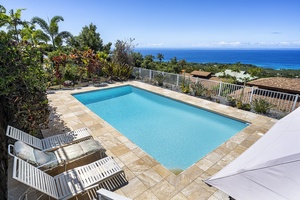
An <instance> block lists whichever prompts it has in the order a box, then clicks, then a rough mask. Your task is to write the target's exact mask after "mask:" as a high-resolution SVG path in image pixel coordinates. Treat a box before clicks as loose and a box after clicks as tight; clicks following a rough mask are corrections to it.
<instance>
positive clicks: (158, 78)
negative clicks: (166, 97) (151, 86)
mask: <svg viewBox="0 0 300 200" xmlns="http://www.w3.org/2000/svg"><path fill="white" fill-rule="evenodd" d="M164 78H165V77H164V75H163V74H162V73H160V74H158V75H156V76H155V80H156V81H157V85H158V86H163V85H164Z"/></svg>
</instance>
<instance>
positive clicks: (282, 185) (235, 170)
mask: <svg viewBox="0 0 300 200" xmlns="http://www.w3.org/2000/svg"><path fill="white" fill-rule="evenodd" d="M205 182H206V183H207V184H209V185H212V186H214V187H216V188H218V189H220V190H222V191H223V192H225V193H227V194H228V195H230V196H231V197H233V198H235V199H242V200H248V199H249V200H253V199H255V200H260V199H262V200H268V199H270V200H277V199H280V200H281V199H289V200H292V199H295V200H296V199H297V200H299V199H300V108H298V109H296V110H295V111H293V112H292V113H290V114H289V115H287V116H286V117H284V118H282V119H281V120H279V121H278V122H277V123H276V124H275V125H274V126H273V127H272V128H271V129H270V130H269V131H268V132H267V133H266V134H265V135H264V136H263V137H262V138H260V139H259V140H258V141H257V142H256V143H254V144H253V145H252V146H251V147H250V148H249V149H247V150H246V151H245V152H244V153H243V154H242V155H240V156H239V157H238V158H237V159H235V160H234V161H233V162H232V163H230V164H229V165H227V166H226V167H225V168H223V169H222V170H221V171H219V172H218V173H216V174H215V175H213V176H212V177H210V178H209V179H207V180H205Z"/></svg>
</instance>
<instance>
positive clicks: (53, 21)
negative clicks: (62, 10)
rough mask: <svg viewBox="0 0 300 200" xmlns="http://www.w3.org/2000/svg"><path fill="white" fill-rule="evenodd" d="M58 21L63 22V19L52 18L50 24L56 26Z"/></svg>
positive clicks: (59, 17)
mask: <svg viewBox="0 0 300 200" xmlns="http://www.w3.org/2000/svg"><path fill="white" fill-rule="evenodd" d="M60 21H64V18H63V17H62V16H59V15H56V16H54V17H52V19H51V21H50V24H57V23H58V22H60Z"/></svg>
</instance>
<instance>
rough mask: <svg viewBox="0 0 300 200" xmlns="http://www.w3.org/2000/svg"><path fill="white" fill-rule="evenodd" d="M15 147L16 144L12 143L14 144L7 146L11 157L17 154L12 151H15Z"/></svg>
mask: <svg viewBox="0 0 300 200" xmlns="http://www.w3.org/2000/svg"><path fill="white" fill-rule="evenodd" d="M13 148H14V145H12V144H9V145H8V147H7V150H8V154H9V155H10V156H11V157H14V156H15V155H14V154H13V153H12V152H14V150H13Z"/></svg>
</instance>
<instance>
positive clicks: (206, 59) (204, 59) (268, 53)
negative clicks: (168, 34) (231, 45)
mask: <svg viewBox="0 0 300 200" xmlns="http://www.w3.org/2000/svg"><path fill="white" fill-rule="evenodd" d="M135 52H140V53H141V54H142V55H143V56H145V55H153V56H154V57H155V58H156V56H157V54H158V53H161V54H163V55H164V59H163V61H169V60H170V59H171V58H174V57H176V58H177V60H178V61H179V60H182V59H185V60H186V61H187V62H195V63H237V62H240V63H242V64H252V65H256V66H258V67H263V68H272V69H298V70H300V49H293V50H204V49H150V48H147V49H146V48H145V49H142V48H136V49H135Z"/></svg>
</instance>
